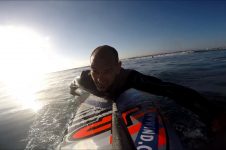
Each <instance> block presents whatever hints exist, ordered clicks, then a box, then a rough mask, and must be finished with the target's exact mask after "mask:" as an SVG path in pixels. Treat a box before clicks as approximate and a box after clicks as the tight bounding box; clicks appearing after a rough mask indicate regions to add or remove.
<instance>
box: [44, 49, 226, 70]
mask: <svg viewBox="0 0 226 150" xmlns="http://www.w3.org/2000/svg"><path fill="white" fill-rule="evenodd" d="M225 50H226V48H212V49H206V50H203V49H195V50H180V51H172V52H162V53H157V54H150V55H142V56H135V57H128V58H123V59H120V60H121V61H124V60H131V59H137V58H142V57H156V56H163V55H169V54H177V53H203V52H209V51H225ZM87 67H90V66H89V65H87V66H81V67H75V68H71V69H65V70H60V71H54V72H49V73H46V74H51V73H56V72H58V73H59V72H63V71H70V70H74V69H82V68H87Z"/></svg>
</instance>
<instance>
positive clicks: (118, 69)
mask: <svg viewBox="0 0 226 150" xmlns="http://www.w3.org/2000/svg"><path fill="white" fill-rule="evenodd" d="M121 67H122V62H121V61H119V62H118V64H117V74H119V73H120V70H121Z"/></svg>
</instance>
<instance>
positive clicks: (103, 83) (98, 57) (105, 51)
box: [90, 45, 121, 91]
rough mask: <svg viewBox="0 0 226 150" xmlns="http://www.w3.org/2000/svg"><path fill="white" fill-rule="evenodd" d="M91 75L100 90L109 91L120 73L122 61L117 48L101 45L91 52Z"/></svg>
mask: <svg viewBox="0 0 226 150" xmlns="http://www.w3.org/2000/svg"><path fill="white" fill-rule="evenodd" d="M90 61H91V76H92V79H93V81H94V83H95V85H96V87H97V89H98V90H99V91H107V90H108V89H109V87H110V86H111V85H112V84H113V82H114V80H115V78H116V76H117V75H118V74H119V73H120V70H121V62H120V61H119V58H118V52H117V51H116V49H115V48H113V47H111V46H108V45H103V46H99V47H97V48H96V49H94V51H93V52H92V54H91V59H90Z"/></svg>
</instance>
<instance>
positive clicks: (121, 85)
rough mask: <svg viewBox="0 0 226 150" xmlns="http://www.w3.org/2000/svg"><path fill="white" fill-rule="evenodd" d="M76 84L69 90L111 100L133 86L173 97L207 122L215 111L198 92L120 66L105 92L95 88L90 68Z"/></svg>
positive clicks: (73, 83)
mask: <svg viewBox="0 0 226 150" xmlns="http://www.w3.org/2000/svg"><path fill="white" fill-rule="evenodd" d="M77 84H78V83H77V82H75V81H73V82H72V84H71V86H70V87H71V91H73V88H77V87H81V88H83V89H85V90H87V91H89V92H90V93H92V94H94V95H97V96H99V97H105V98H110V99H113V100H114V99H116V98H117V97H118V96H119V95H120V94H121V93H122V92H124V91H125V90H127V89H129V88H135V89H138V90H141V91H145V92H148V93H151V94H155V95H160V96H166V97H169V98H172V99H174V100H175V101H176V103H178V104H180V105H181V106H183V107H185V108H188V109H190V110H191V111H193V112H194V113H196V114H198V115H199V116H200V117H201V119H202V120H203V121H204V122H206V123H209V122H210V121H211V120H212V118H213V116H214V115H215V113H213V107H212V104H211V103H210V102H208V100H206V99H205V98H204V97H203V96H201V95H200V94H199V93H198V92H196V91H194V90H192V89H190V88H187V87H184V86H180V85H177V84H173V83H170V82H163V81H161V80H160V79H158V78H155V77H152V76H148V75H144V74H142V73H140V72H137V71H135V70H129V69H123V68H122V69H121V71H120V74H119V75H118V76H117V77H116V79H115V81H114V82H113V84H112V85H111V87H110V88H109V89H108V90H107V91H106V92H100V91H98V90H97V88H96V86H95V84H94V82H93V80H92V78H91V74H90V70H86V71H83V72H82V73H81V76H80V80H79V85H77ZM72 94H73V93H72ZM209 109H211V114H210V113H209ZM216 112H217V110H216Z"/></svg>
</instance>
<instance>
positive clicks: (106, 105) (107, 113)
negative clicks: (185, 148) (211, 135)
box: [57, 89, 182, 150]
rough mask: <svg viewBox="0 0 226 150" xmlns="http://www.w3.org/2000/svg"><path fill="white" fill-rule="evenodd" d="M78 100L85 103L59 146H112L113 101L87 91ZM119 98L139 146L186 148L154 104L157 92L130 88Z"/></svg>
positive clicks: (158, 149)
mask: <svg viewBox="0 0 226 150" xmlns="http://www.w3.org/2000/svg"><path fill="white" fill-rule="evenodd" d="M76 100H78V101H82V103H81V104H80V106H79V108H78V109H77V112H76V114H75V116H74V118H73V120H72V122H71V124H70V127H69V129H68V132H67V134H66V135H65V137H64V139H63V141H62V143H61V144H60V145H59V146H58V148H57V149H61V150H68V149H70V150H71V149H105V150H106V149H112V145H113V144H112V143H113V142H114V139H115V138H113V137H112V128H113V127H112V125H114V122H113V123H112V120H113V121H115V119H112V117H113V114H114V113H113V114H112V112H113V111H112V101H110V100H107V99H104V98H100V97H97V96H94V95H92V94H90V93H88V92H85V91H83V92H82V94H81V95H80V96H78V97H77V99H76ZM115 102H116V104H117V111H118V112H119V114H120V117H121V120H122V122H123V124H124V125H125V127H126V128H127V132H128V133H129V136H130V138H131V139H132V142H133V143H132V144H134V146H135V148H136V149H138V150H141V149H142V150H143V149H145V150H173V149H176V150H180V149H182V146H181V144H180V141H179V139H178V137H177V135H176V133H175V132H174V130H173V129H172V128H171V126H170V125H169V124H168V123H167V121H165V120H166V119H165V118H164V117H162V115H161V113H160V112H159V109H158V108H157V107H156V105H155V104H154V102H153V96H151V95H150V94H147V93H144V92H141V91H138V90H135V89H129V90H127V91H125V92H124V93H122V94H121V95H120V97H119V98H118V99H117V100H116V101H115ZM113 118H114V117H113ZM113 136H114V135H113ZM116 139H117V137H116ZM119 139H120V137H119ZM119 141H120V140H119Z"/></svg>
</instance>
